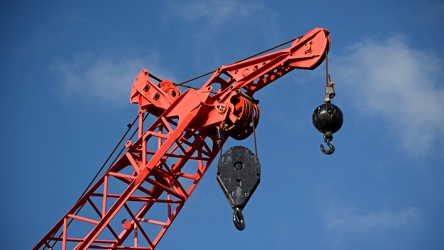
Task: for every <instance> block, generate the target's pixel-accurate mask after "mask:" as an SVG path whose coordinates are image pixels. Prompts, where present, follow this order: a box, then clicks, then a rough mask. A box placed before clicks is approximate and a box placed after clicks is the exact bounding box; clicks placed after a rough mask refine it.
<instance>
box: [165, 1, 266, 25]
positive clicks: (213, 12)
mask: <svg viewBox="0 0 444 250" xmlns="http://www.w3.org/2000/svg"><path fill="white" fill-rule="evenodd" d="M174 9H175V10H178V11H177V15H178V16H179V17H180V18H182V19H183V20H185V21H189V22H199V23H201V24H202V25H204V26H205V25H209V26H211V27H213V28H215V27H220V26H222V25H226V24H228V23H231V24H232V23H234V22H238V21H241V20H245V19H247V18H253V19H255V20H258V21H260V20H264V18H263V17H264V16H269V15H274V14H273V12H272V11H271V10H270V9H269V8H267V7H266V6H265V5H264V4H263V3H261V2H250V3H247V2H244V1H232V0H228V1H218V0H209V1H208V0H207V1H203V0H192V1H186V2H184V3H174Z"/></svg>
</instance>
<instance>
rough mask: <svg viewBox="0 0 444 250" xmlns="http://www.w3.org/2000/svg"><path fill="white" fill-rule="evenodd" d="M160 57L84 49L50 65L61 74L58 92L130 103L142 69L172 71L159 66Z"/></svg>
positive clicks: (164, 73) (161, 73)
mask: <svg viewBox="0 0 444 250" xmlns="http://www.w3.org/2000/svg"><path fill="white" fill-rule="evenodd" d="M158 64H159V57H158V56H157V55H156V54H155V53H154V54H151V55H148V56H143V57H142V56H140V55H126V56H119V55H115V54H111V53H101V54H97V53H82V54H78V55H77V56H75V57H74V58H72V59H63V60H62V59H59V60H56V61H54V63H53V64H52V66H51V73H52V74H53V75H54V76H55V77H57V78H58V80H57V86H55V88H56V89H57V91H58V93H59V94H61V96H62V97H63V98H68V99H72V98H75V99H77V100H79V101H82V100H84V101H88V102H89V101H91V100H92V99H93V100H95V102H97V103H100V104H105V105H113V106H115V105H117V106H121V105H127V104H128V102H129V94H130V91H131V86H132V83H133V80H134V78H135V77H136V76H137V74H138V73H139V72H140V70H142V68H147V69H148V71H150V72H152V73H154V74H155V75H158V76H162V77H170V78H171V77H172V74H171V73H169V72H167V71H165V70H160V69H159V68H160V67H157V66H156V65H158Z"/></svg>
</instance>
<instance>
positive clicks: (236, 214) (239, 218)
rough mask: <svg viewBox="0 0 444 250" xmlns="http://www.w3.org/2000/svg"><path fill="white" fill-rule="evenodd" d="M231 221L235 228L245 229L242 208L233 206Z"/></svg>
mask: <svg viewBox="0 0 444 250" xmlns="http://www.w3.org/2000/svg"><path fill="white" fill-rule="evenodd" d="M233 223H234V226H235V227H236V228H237V230H239V231H242V230H244V229H245V220H244V215H243V214H242V210H241V209H240V208H238V207H235V208H234V211H233Z"/></svg>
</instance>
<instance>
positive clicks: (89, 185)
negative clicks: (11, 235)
mask: <svg viewBox="0 0 444 250" xmlns="http://www.w3.org/2000/svg"><path fill="white" fill-rule="evenodd" d="M300 38H302V36H299V37H296V38H294V39H291V40H289V41H287V42H284V43H281V44H279V45H276V46H274V47H271V48H269V49H266V50H263V51H261V52H259V53H256V54H254V55H251V56H248V57H246V58H244V59H241V60H239V61H236V62H234V63H233V64H235V63H239V62H242V61H245V60H248V59H251V58H253V57H256V56H259V55H262V54H264V53H266V52H269V51H271V50H274V49H277V48H279V47H281V46H284V45H286V44H288V43H291V42H293V41H295V40H296V39H300ZM216 71H217V69H214V70H211V71H209V72H207V73H204V74H201V75H199V76H196V77H193V78H191V79H188V80H186V81H183V82H180V83H175V85H176V86H181V87H185V88H193V89H198V88H196V87H192V86H187V85H185V84H186V83H189V82H192V81H194V80H197V79H199V78H202V77H204V76H207V75H210V74H212V73H214V72H216ZM149 76H150V77H151V78H153V79H154V80H156V81H158V82H161V81H162V79H161V78H159V77H157V76H155V75H153V74H151V73H149ZM147 117H148V114H147V115H146V116H145V117H144V118H143V120H144V121H145V119H146V118H147ZM137 119H138V116H136V118H135V119H134V121H133V123H132V124H128V129H127V131H126V132H125V133H124V135H123V136H122V138H121V139H120V141H119V142H118V143H117V145H116V146H115V147H114V149H113V150H112V152H111V154H110V155H109V156H108V158H107V159H106V160H105V162H104V163H103V165H102V166H101V167H100V169H99V170H98V171H97V173H96V175H95V176H94V178H93V179H92V180H91V182H90V183H89V184H88V186H87V187H86V188H85V190H84V191H83V193H82V195H81V196H80V198H79V200H80V199H81V198H82V197H83V196H84V195H85V194H86V193H87V192H88V190H89V189H90V188H91V186H92V185H93V184H94V182H95V180H96V179H97V177H98V176H99V175H100V173H101V172H102V171H103V169H104V168H105V166H106V165H107V164H108V161H109V160H110V159H111V157H112V156H113V155H114V153H115V152H116V150H117V148H118V147H119V146H120V144H121V143H122V141H123V140H124V139H125V137H126V136H127V135H128V133H129V131H130V130H131V128H132V127H133V126H134V124H135V123H136V121H137ZM137 131H138V128H137V129H136V130H135V131H134V133H133V134H132V135H131V137H130V138H129V139H131V138H133V137H134V135H135V134H136V133H137ZM253 131H254V137H255V138H254V143H255V153H256V156H257V153H258V152H257V145H256V131H255V126H254V121H253ZM124 149H125V148H124V147H123V148H122V149H121V150H120V152H119V153H118V154H117V156H116V158H115V159H114V160H113V162H112V163H111V165H110V167H111V166H113V164H114V163H115V162H116V160H117V159H118V157H119V156H120V155H121V153H122V152H123V150H124ZM220 151H221V153H222V147H221V149H220ZM81 209H82V206H81V207H79V209H77V210H76V211H75V215H77V214H78V213H79V212H80V210H81ZM72 221H73V218H71V219H70V220H69V222H68V225H67V226H69V225H70V224H71V222H72ZM56 233H57V232H55V233H54V234H53V235H55V234H56ZM62 234H63V231H62V232H60V235H59V238H60V237H61V235H62ZM55 244H56V242H54V243H53V245H52V246H51V248H50V249H52V248H53V247H54V245H55ZM44 249H46V246H45V247H44Z"/></svg>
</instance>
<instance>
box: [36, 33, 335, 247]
mask: <svg viewBox="0 0 444 250" xmlns="http://www.w3.org/2000/svg"><path fill="white" fill-rule="evenodd" d="M329 46H330V38H329V32H328V30H326V29H323V28H316V29H313V30H312V31H310V32H308V33H307V34H305V35H304V36H302V37H300V38H298V39H296V40H294V42H293V43H292V45H291V46H290V47H289V48H286V49H282V50H279V51H276V52H273V53H269V54H266V55H263V56H260V57H255V58H252V59H248V60H244V61H241V62H237V63H234V64H231V65H227V66H221V67H219V69H218V70H216V71H215V72H214V73H213V75H212V76H211V77H210V78H209V79H208V80H207V81H206V83H205V84H204V85H203V86H202V87H201V88H199V89H188V90H187V91H186V92H184V93H181V92H180V91H179V89H178V88H177V86H175V84H173V83H172V82H170V81H168V80H163V81H161V82H160V84H158V85H157V84H154V83H153V82H152V81H151V80H150V78H149V75H150V74H149V72H148V71H147V70H146V69H143V70H142V71H141V72H140V73H139V74H138V76H137V77H136V78H135V80H134V84H133V87H132V90H131V95H130V102H131V103H135V104H138V105H139V112H138V138H137V140H135V141H134V142H132V141H128V142H127V143H126V145H125V147H126V152H125V153H124V154H123V155H122V156H121V157H120V158H119V160H118V161H116V162H115V163H114V164H113V165H112V166H111V167H110V168H109V169H108V170H107V171H106V172H105V173H104V174H103V176H101V178H100V179H99V180H98V181H97V182H95V183H94V185H93V186H92V187H91V188H90V189H89V190H88V191H87V192H86V193H85V194H84V195H83V196H82V197H81V198H80V199H79V200H78V201H77V202H76V203H75V205H74V206H73V207H72V208H71V209H70V210H69V211H68V213H66V214H65V215H64V216H63V218H62V219H60V221H59V222H58V223H57V224H56V225H55V226H54V228H52V229H51V230H50V231H49V232H48V233H47V234H46V235H45V236H44V237H43V238H42V239H41V240H40V241H39V242H38V244H37V245H36V246H35V247H34V248H33V249H53V248H54V247H57V248H61V249H154V248H155V247H156V246H157V245H158V243H159V241H160V240H161V238H162V236H163V235H164V234H165V232H166V231H167V230H168V228H169V227H170V225H171V223H172V222H173V221H174V219H175V218H176V216H177V215H178V213H179V212H180V210H181V209H182V208H183V206H184V205H185V202H186V201H187V199H188V198H189V196H190V195H191V193H192V192H193V190H194V189H195V188H196V186H197V184H198V183H199V181H200V180H201V178H202V176H203V175H204V174H205V172H206V171H207V170H208V168H209V166H210V165H211V163H212V161H213V160H214V159H215V157H216V156H217V154H218V152H219V151H220V149H221V146H222V145H223V143H224V142H225V141H226V140H227V139H228V137H232V138H234V139H237V140H242V139H245V138H247V137H248V136H249V135H250V134H251V133H252V131H253V128H254V126H255V125H257V123H258V122H259V108H258V106H257V101H256V100H254V98H253V95H254V93H255V92H256V91H258V90H260V89H262V88H263V87H265V86H267V85H268V84H270V83H272V82H274V81H275V80H277V79H279V78H280V77H282V76H283V75H285V74H287V73H288V72H290V71H291V70H293V69H314V68H316V67H317V66H318V65H319V64H321V63H322V61H323V60H324V57H325V56H326V53H328V49H329ZM146 114H152V115H154V116H155V121H154V123H153V124H151V125H150V126H149V127H147V128H144V125H145V124H144V116H145V115H146ZM80 210H81V211H80ZM79 211H80V212H79ZM71 228H75V230H74V229H71Z"/></svg>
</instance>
